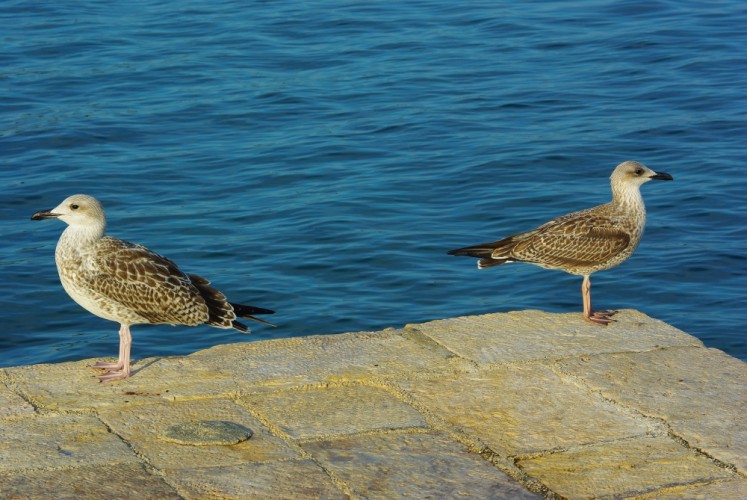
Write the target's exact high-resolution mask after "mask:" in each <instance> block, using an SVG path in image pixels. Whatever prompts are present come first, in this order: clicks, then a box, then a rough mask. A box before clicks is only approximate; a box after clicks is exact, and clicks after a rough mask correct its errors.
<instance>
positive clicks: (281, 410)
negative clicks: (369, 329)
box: [243, 385, 425, 439]
mask: <svg viewBox="0 0 747 500" xmlns="http://www.w3.org/2000/svg"><path fill="white" fill-rule="evenodd" d="M243 401H246V403H247V404H248V405H250V406H251V407H252V409H253V410H255V411H257V412H258V413H260V414H262V415H263V416H264V417H265V419H266V420H269V421H272V422H273V423H274V424H275V425H276V426H277V427H278V428H279V429H280V430H281V431H282V432H284V433H286V434H288V435H289V436H290V437H292V438H294V439H311V438H320V437H330V436H334V435H337V434H352V433H356V432H367V431H374V430H382V429H401V428H407V427H425V419H423V417H422V416H421V415H420V414H419V413H418V412H417V411H416V410H415V409H414V408H413V407H412V406H410V405H408V404H406V403H404V402H402V401H400V400H398V399H397V398H395V397H394V396H393V395H392V394H390V393H389V392H387V391H385V390H384V389H381V388H378V387H370V386H366V385H354V386H341V387H318V388H309V389H306V390H289V391H281V392H273V393H263V394H257V395H253V396H248V397H246V398H244V399H243Z"/></svg>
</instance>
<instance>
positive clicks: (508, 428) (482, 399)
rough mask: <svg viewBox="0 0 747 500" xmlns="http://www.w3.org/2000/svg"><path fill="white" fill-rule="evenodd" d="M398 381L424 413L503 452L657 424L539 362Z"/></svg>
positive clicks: (633, 432) (630, 432)
mask: <svg viewBox="0 0 747 500" xmlns="http://www.w3.org/2000/svg"><path fill="white" fill-rule="evenodd" d="M400 385H401V387H402V388H403V389H404V390H405V391H406V392H407V393H409V394H411V395H412V397H413V398H414V399H415V401H416V402H418V403H419V404H421V405H423V406H424V407H425V408H426V409H427V410H428V411H429V413H431V414H433V415H436V416H437V417H438V418H441V419H443V420H445V421H446V422H447V424H449V425H453V426H456V427H457V428H459V429H461V430H462V431H464V432H466V433H467V434H469V435H471V436H473V437H474V438H477V439H479V440H480V441H481V442H483V443H485V444H487V445H488V446H490V448H491V449H492V450H493V451H495V452H496V453H499V454H501V455H503V456H504V457H505V456H516V455H521V454H526V453H536V452H539V451H544V450H554V449H562V448H568V447H571V446H578V445H581V444H586V443H593V442H598V441H605V440H613V439H620V438H624V437H630V436H640V435H645V434H647V433H651V432H655V431H657V429H658V426H657V424H655V423H654V422H652V421H650V420H647V419H643V418H638V417H637V416H636V415H634V414H631V413H629V412H625V411H622V409H621V408H619V407H617V406H615V405H613V404H611V403H610V402H608V401H605V400H604V399H603V398H600V397H598V396H596V395H593V394H590V393H588V391H585V390H583V389H580V388H579V387H577V386H575V385H573V384H570V383H568V382H566V381H564V380H563V379H561V377H560V376H558V375H557V374H556V373H554V372H553V371H552V370H551V369H550V368H549V367H547V366H545V365H541V364H533V365H510V366H509V365H507V366H501V367H495V368H492V369H486V370H481V371H480V372H478V373H470V374H464V375H462V376H461V377H459V378H449V379H443V378H440V377H436V378H427V379H417V380H408V381H403V382H401V384H400ZM592 422H593V425H592V424H591V423H592ZM658 431H659V432H662V430H661V429H658Z"/></svg>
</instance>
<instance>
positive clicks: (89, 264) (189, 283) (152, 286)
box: [31, 194, 275, 382]
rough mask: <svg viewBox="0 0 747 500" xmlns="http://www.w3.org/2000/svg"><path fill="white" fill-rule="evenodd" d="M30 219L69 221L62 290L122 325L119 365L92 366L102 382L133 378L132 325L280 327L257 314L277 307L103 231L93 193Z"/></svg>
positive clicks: (61, 254)
mask: <svg viewBox="0 0 747 500" xmlns="http://www.w3.org/2000/svg"><path fill="white" fill-rule="evenodd" d="M31 219H32V220H43V219H59V220H61V221H63V222H65V223H66V224H67V225H68V227H67V228H66V229H65V230H64V231H63V232H62V235H61V236H60V239H59V241H58V242H57V248H56V250H55V262H56V264H57V272H58V273H59V275H60V281H61V282H62V287H63V288H64V289H65V291H66V292H67V293H68V295H70V297H71V298H72V299H73V300H74V301H75V302H77V303H78V304H79V305H80V306H82V307H83V308H84V309H86V310H87V311H88V312H90V313H92V314H95V315H96V316H98V317H100V318H104V319H108V320H110V321H116V322H117V323H119V324H120V328H119V359H118V360H117V362H116V363H103V362H100V363H96V364H95V365H92V366H91V368H95V369H99V370H103V371H104V374H103V375H101V376H99V377H98V379H99V381H100V382H109V381H112V380H120V379H124V378H127V377H129V376H130V346H131V345H132V336H131V335H130V326H131V325H139V324H152V325H156V324H170V325H188V326H195V325H200V324H203V323H207V324H208V325H210V326H214V327H217V328H234V329H236V330H238V331H240V332H244V333H247V332H249V328H248V327H247V326H246V325H244V324H242V323H240V322H238V321H237V320H236V318H237V317H241V318H246V319H251V320H254V321H259V322H261V323H266V324H268V325H271V326H275V325H273V324H272V323H269V322H267V321H264V320H261V319H259V318H255V317H254V316H252V315H254V314H272V313H274V311H271V310H269V309H263V308H261V307H253V306H246V305H242V304H236V303H232V302H228V300H227V299H226V297H225V295H223V294H222V293H221V292H219V291H218V290H216V289H215V288H213V287H212V286H210V282H209V281H208V280H206V279H205V278H202V277H200V276H197V275H196V274H186V273H184V272H182V271H181V270H179V268H178V267H177V266H176V264H174V263H173V262H172V261H170V260H169V259H167V258H166V257H163V256H161V255H158V254H157V253H154V252H152V251H150V250H149V249H147V248H146V247H144V246H142V245H138V244H136V243H130V242H127V241H123V240H120V239H117V238H112V237H111V236H104V229H105V228H106V217H105V215H104V209H103V208H102V206H101V203H99V201H98V200H97V199H96V198H94V197H92V196H88V195H85V194H76V195H73V196H70V197H68V198H66V199H65V201H63V202H62V203H60V204H59V205H58V206H57V207H55V208H53V209H51V210H42V211H39V212H36V213H35V214H33V215H32V216H31Z"/></svg>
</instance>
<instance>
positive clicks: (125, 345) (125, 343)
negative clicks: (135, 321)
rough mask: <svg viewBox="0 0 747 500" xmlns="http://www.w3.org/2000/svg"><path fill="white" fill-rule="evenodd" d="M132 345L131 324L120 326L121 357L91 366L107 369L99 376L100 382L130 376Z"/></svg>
mask: <svg viewBox="0 0 747 500" xmlns="http://www.w3.org/2000/svg"><path fill="white" fill-rule="evenodd" d="M130 346H132V335H130V326H129V325H124V324H122V325H120V327H119V359H118V360H117V362H116V363H96V364H95V365H93V366H91V368H95V369H97V370H105V371H106V372H107V373H105V374H104V375H101V376H99V377H98V379H99V382H110V381H112V380H120V379H123V378H127V377H129V376H130Z"/></svg>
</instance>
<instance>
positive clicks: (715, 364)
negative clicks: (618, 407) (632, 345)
mask: <svg viewBox="0 0 747 500" xmlns="http://www.w3.org/2000/svg"><path fill="white" fill-rule="evenodd" d="M559 366H560V369H561V370H562V371H563V372H565V373H568V374H572V375H574V376H576V377H580V378H582V379H583V380H584V382H585V383H586V384H588V385H589V387H592V388H594V389H596V390H599V391H601V392H602V394H603V395H604V396H605V397H608V398H610V399H613V400H615V401H619V402H620V403H622V404H624V405H627V406H630V407H633V408H636V409H637V410H639V411H640V412H642V413H644V414H646V415H651V416H654V417H657V418H661V419H663V420H666V422H667V424H668V425H669V426H670V427H671V429H672V431H673V432H674V433H675V434H677V435H678V436H680V437H682V438H683V439H685V440H686V441H687V442H689V443H690V445H691V446H695V447H697V448H699V449H701V450H703V451H704V452H706V453H709V454H710V455H712V456H714V457H715V458H718V459H719V460H722V461H724V462H726V463H729V464H733V465H735V466H736V467H738V468H739V470H740V471H741V472H743V473H746V472H747V420H746V419H745V416H744V412H745V408H747V363H743V362H742V361H740V360H738V359H736V358H732V357H731V356H728V355H726V354H724V353H723V352H721V351H719V350H717V349H695V348H672V349H662V350H657V351H652V352H645V353H637V354H614V355H604V356H592V357H589V358H585V359H579V358H574V359H568V360H563V361H562V362H561V363H560V364H559Z"/></svg>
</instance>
